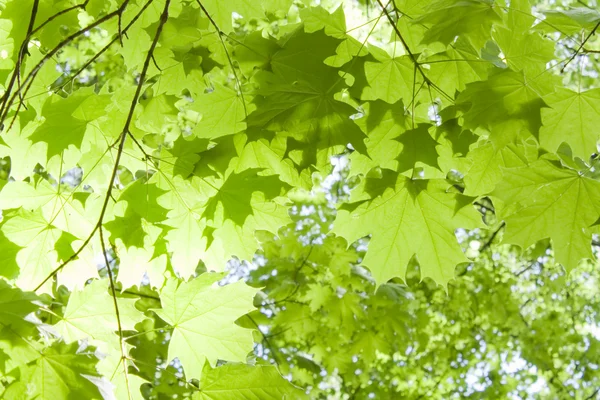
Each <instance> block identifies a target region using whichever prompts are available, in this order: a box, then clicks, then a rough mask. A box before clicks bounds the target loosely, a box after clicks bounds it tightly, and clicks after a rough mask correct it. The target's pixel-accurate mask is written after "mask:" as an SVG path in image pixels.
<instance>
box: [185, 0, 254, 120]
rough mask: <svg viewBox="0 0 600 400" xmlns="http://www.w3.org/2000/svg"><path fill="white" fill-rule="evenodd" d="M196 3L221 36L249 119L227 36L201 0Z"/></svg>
mask: <svg viewBox="0 0 600 400" xmlns="http://www.w3.org/2000/svg"><path fill="white" fill-rule="evenodd" d="M196 2H197V3H198V5H199V6H200V8H201V9H202V12H204V14H205V15H206V18H208V20H209V21H210V24H211V25H212V26H213V27H214V28H215V30H216V31H217V35H218V36H219V41H220V42H221V46H223V50H224V51H225V55H226V56H227V61H228V62H229V66H230V67H231V71H232V72H233V76H234V77H235V81H236V82H237V85H238V90H239V93H240V97H241V99H242V105H243V106H244V115H245V116H246V119H247V118H248V110H247V109H246V100H245V99H244V92H243V90H242V82H241V81H240V79H239V77H238V74H237V71H236V70H235V66H234V65H233V60H232V59H231V56H230V55H229V51H228V50H227V46H226V45H225V41H224V40H223V36H225V34H224V33H223V32H222V31H221V29H220V28H219V26H218V25H217V23H216V22H215V20H214V19H213V18H212V16H211V15H210V14H209V13H208V10H207V9H206V8H205V7H204V5H203V4H202V2H201V1H200V0H196Z"/></svg>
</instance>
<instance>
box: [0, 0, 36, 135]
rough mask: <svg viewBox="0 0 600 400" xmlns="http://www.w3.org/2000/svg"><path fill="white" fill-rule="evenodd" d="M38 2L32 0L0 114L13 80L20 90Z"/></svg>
mask: <svg viewBox="0 0 600 400" xmlns="http://www.w3.org/2000/svg"><path fill="white" fill-rule="evenodd" d="M39 4H40V0H34V2H33V5H32V6H31V17H30V18H29V26H28V27H27V33H26V34H25V37H24V38H23V42H22V43H21V46H20V47H19V54H18V56H17V63H16V65H15V70H14V71H13V74H12V76H11V77H10V81H9V82H8V86H7V87H6V91H5V93H4V96H3V98H2V106H0V115H2V114H3V113H4V109H5V108H8V107H7V101H8V98H9V96H10V93H11V91H12V88H13V86H14V84H15V81H17V82H18V83H17V87H18V89H17V92H20V90H21V66H22V65H23V60H24V58H25V53H26V52H27V46H28V45H29V39H30V38H31V33H32V32H33V27H34V25H35V18H36V16H37V11H38V7H39ZM19 97H20V100H21V103H22V102H23V98H22V97H21V96H19ZM2 123H3V120H0V127H1V128H3V126H2ZM0 130H1V129H0Z"/></svg>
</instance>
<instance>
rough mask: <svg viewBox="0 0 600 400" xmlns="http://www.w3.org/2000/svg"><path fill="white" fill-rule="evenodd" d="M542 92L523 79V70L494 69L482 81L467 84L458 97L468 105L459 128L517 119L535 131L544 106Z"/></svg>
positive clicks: (533, 83) (485, 125) (486, 126)
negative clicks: (461, 125)
mask: <svg viewBox="0 0 600 400" xmlns="http://www.w3.org/2000/svg"><path fill="white" fill-rule="evenodd" d="M543 94H544V91H543V89H542V88H540V87H539V86H538V85H537V84H536V83H535V82H530V81H528V80H526V79H525V77H524V76H523V73H517V72H513V71H510V70H505V71H503V70H499V69H496V70H495V71H493V72H492V73H491V74H490V76H489V78H488V79H487V80H486V81H482V82H473V83H470V84H468V85H467V88H466V89H465V90H464V91H463V92H461V93H460V95H459V96H458V98H457V103H458V104H461V103H462V104H465V105H470V108H469V109H468V111H467V112H466V113H465V116H464V118H465V122H464V126H463V127H464V128H476V127H484V128H488V129H489V128H490V127H491V126H493V125H494V124H498V123H500V122H503V121H506V120H509V119H519V120H522V121H523V122H524V123H525V124H526V126H527V128H528V129H529V131H530V132H532V133H534V134H537V132H538V130H539V128H540V126H541V125H542V122H541V116H540V111H541V109H542V107H545V103H544V101H543V100H542V96H543Z"/></svg>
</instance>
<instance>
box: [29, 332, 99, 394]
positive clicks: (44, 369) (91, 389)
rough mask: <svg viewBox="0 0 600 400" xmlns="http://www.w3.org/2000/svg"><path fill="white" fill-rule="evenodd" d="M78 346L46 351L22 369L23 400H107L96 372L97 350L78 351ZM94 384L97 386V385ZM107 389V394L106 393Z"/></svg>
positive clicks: (47, 348) (58, 344)
mask: <svg viewBox="0 0 600 400" xmlns="http://www.w3.org/2000/svg"><path fill="white" fill-rule="evenodd" d="M78 347H79V344H77V343H72V344H64V343H60V342H56V343H55V344H53V345H52V346H51V347H46V348H45V349H44V351H43V352H42V353H41V354H40V355H39V358H38V359H37V360H35V361H34V362H32V363H31V364H29V365H27V366H25V367H22V368H21V378H22V379H23V381H22V382H27V386H26V387H24V388H23V389H22V390H23V392H22V393H20V395H21V396H22V397H17V398H20V399H40V400H63V399H64V400H68V399H74V398H80V399H90V400H92V399H98V400H99V399H102V398H104V397H103V395H102V393H101V391H100V389H99V387H98V385H102V386H105V385H107V382H104V383H102V382H101V377H100V376H99V374H98V372H97V371H96V363H97V362H98V359H97V358H96V356H95V355H94V349H93V348H88V349H86V351H85V352H79V351H78ZM94 381H95V382H94ZM107 389H108V388H107V387H104V390H107Z"/></svg>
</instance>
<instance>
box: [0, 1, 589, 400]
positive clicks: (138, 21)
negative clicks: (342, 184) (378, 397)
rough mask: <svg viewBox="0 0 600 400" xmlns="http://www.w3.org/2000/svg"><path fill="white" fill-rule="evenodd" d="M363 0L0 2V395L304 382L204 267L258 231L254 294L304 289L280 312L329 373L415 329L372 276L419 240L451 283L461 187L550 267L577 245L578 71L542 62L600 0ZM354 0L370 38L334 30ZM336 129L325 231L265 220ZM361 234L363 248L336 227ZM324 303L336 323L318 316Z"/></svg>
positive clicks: (250, 290) (387, 270)
mask: <svg viewBox="0 0 600 400" xmlns="http://www.w3.org/2000/svg"><path fill="white" fill-rule="evenodd" d="M365 7H367V9H369V10H371V11H373V12H375V15H376V16H375V18H374V19H371V20H369V21H360V22H359V24H358V25H357V26H356V27H348V26H347V21H346V17H345V14H344V10H343V8H342V7H340V8H337V9H336V10H334V11H332V12H330V11H329V10H327V9H325V8H323V7H321V6H313V5H311V4H310V2H309V1H298V2H293V1H292V0H276V1H275V0H274V1H265V2H249V1H246V0H228V1H226V2H223V1H219V0H86V1H77V0H58V1H55V0H5V1H1V2H0V9H1V14H0V25H1V26H2V29H0V58H1V60H0V82H2V88H3V92H2V97H1V98H0V127H1V128H2V135H1V139H2V142H1V143H0V156H1V157H4V158H3V162H2V166H3V171H5V173H6V176H7V178H8V179H5V180H2V182H1V191H0V209H1V210H2V221H1V223H0V250H1V258H0V263H1V264H0V265H1V267H0V275H2V276H3V277H4V278H5V280H3V281H2V286H0V290H1V291H2V292H1V294H0V299H6V300H4V302H5V303H7V304H6V309H8V310H10V312H7V313H0V326H1V329H2V336H1V341H0V350H1V353H0V356H1V359H2V360H3V363H2V364H1V368H0V375H1V376H2V386H3V390H4V392H3V394H2V395H3V397H5V398H8V399H10V398H15V399H17V398H18V399H21V398H25V399H28V398H39V399H46V398H48V399H50V398H52V399H61V398H74V397H76V398H101V397H108V398H110V397H111V396H116V397H117V398H119V399H120V398H129V399H133V398H142V397H147V398H162V397H166V396H172V395H178V396H179V395H181V396H192V397H193V398H199V399H209V398H216V396H218V398H219V399H226V398H251V397H256V398H285V397H291V398H301V397H302V394H303V393H302V391H300V390H298V389H297V388H295V387H294V386H293V385H292V384H290V383H289V382H288V381H286V380H285V379H283V378H282V377H281V376H280V375H279V373H278V372H277V370H276V368H275V367H273V366H270V365H261V364H262V363H263V362H264V360H263V361H261V360H256V359H253V357H252V356H250V357H248V354H249V353H250V352H251V351H252V349H253V334H255V335H256V336H255V337H256V338H257V339H258V340H260V333H259V332H253V329H254V328H257V327H259V326H260V325H261V324H267V322H265V321H263V319H260V320H259V321H255V322H256V323H255V324H254V325H253V324H252V323H251V322H252V318H253V317H252V315H255V316H256V317H257V318H258V317H260V314H259V313H258V312H257V311H254V312H252V311H253V310H255V308H254V305H253V298H254V297H255V295H256V293H257V292H258V288H257V287H256V285H254V286H255V287H251V286H248V285H246V284H245V283H244V282H243V281H238V282H235V283H229V284H227V283H228V281H227V280H226V281H222V279H223V278H224V277H225V274H224V273H223V272H222V271H223V270H224V269H225V266H226V264H227V262H228V261H229V260H230V259H231V258H232V257H234V256H235V257H237V258H238V259H239V260H250V259H252V258H253V256H254V254H255V252H256V250H257V249H259V248H260V247H262V248H263V251H264V254H265V256H266V257H267V259H276V260H279V261H278V263H280V264H281V265H279V266H278V267H277V268H276V269H273V271H279V270H280V269H281V277H283V278H280V279H283V280H281V281H280V280H278V282H279V287H276V288H274V289H272V290H271V289H269V290H266V291H265V293H267V294H269V295H270V294H273V296H274V297H273V298H274V299H275V300H274V301H284V300H285V301H286V302H287V303H290V302H289V301H288V300H290V299H291V298H292V297H295V296H299V295H301V297H299V298H298V299H297V300H298V301H299V302H301V303H308V308H306V307H305V306H304V304H300V303H298V304H296V305H291V304H292V303H290V304H286V307H287V308H286V309H294V308H295V311H294V313H293V314H294V315H293V316H291V317H290V314H286V313H283V314H278V317H277V318H275V322H276V324H281V325H286V324H291V328H290V330H291V332H294V331H295V330H297V329H300V328H302V329H304V330H305V331H306V332H307V334H308V335H309V336H310V342H311V352H312V353H311V354H313V356H314V357H313V358H314V359H313V360H310V361H312V362H313V363H314V362H315V360H316V361H317V362H319V363H322V364H323V365H324V367H325V368H328V369H331V368H334V369H337V370H338V371H340V372H339V376H341V377H342V378H343V379H345V380H348V379H349V377H348V371H349V368H350V365H351V363H350V362H349V361H348V357H347V356H348V355H350V354H352V355H358V356H360V357H361V360H362V361H361V362H362V363H364V370H367V369H370V365H372V364H373V363H376V362H383V361H382V359H381V357H379V356H378V354H379V353H388V354H396V353H402V354H406V353H407V352H408V353H410V348H409V347H407V346H406V344H405V343H409V340H408V339H407V340H406V341H405V342H403V341H398V340H397V338H398V337H403V336H405V335H408V336H407V337H410V329H408V328H407V326H408V325H410V324H411V321H413V320H414V318H415V316H414V315H413V314H414V313H412V314H411V312H410V310H411V307H412V306H410V302H409V301H408V298H407V296H406V295H405V289H403V288H402V287H401V286H399V285H398V284H397V283H388V281H390V279H395V278H400V279H405V278H406V275H407V271H408V270H409V267H411V266H412V265H413V264H415V263H416V264H418V265H419V270H420V277H421V279H423V278H431V279H432V280H433V281H434V282H435V284H439V285H441V286H442V287H443V288H448V284H449V282H450V281H451V280H452V279H453V278H454V277H455V269H456V267H457V265H460V264H463V263H467V262H469V259H468V258H467V255H466V254H465V252H464V249H463V248H462V247H461V245H460V243H459V242H458V240H457V239H456V236H455V230H457V229H466V230H471V229H476V228H485V227H486V224H485V222H484V221H483V219H482V217H481V214H480V212H478V210H477V208H476V207H475V206H474V202H478V201H479V200H481V201H485V202H486V204H488V203H489V204H488V207H487V208H488V209H490V210H493V213H494V216H495V219H496V220H498V221H504V222H503V225H502V226H506V230H505V232H504V235H503V236H502V238H503V240H504V242H506V243H511V244H515V245H517V246H519V247H520V248H522V249H526V248H528V247H529V246H531V245H533V244H535V243H536V242H538V241H540V240H547V239H549V240H551V244H552V251H553V254H554V257H555V258H556V261H557V262H558V263H559V264H561V265H562V266H563V267H565V268H566V269H567V270H571V269H573V268H575V267H576V266H577V265H578V264H580V263H582V260H583V259H586V258H592V257H593V254H592V250H591V240H592V234H593V233H595V232H597V229H598V228H597V221H598V217H599V215H600V208H599V207H600V206H599V204H600V202H599V201H598V200H599V199H600V183H599V181H598V176H597V174H598V172H597V165H596V163H597V160H596V157H595V155H592V154H593V153H594V152H595V151H596V142H597V139H598V135H599V132H598V131H597V126H598V125H599V123H600V110H599V109H598V107H597V105H596V103H597V100H598V97H599V96H598V90H599V89H592V88H588V87H586V85H589V84H590V83H591V82H593V81H592V80H590V79H587V80H586V79H580V80H578V81H577V87H576V88H574V87H572V85H571V83H572V81H573V79H570V80H568V82H569V84H568V85H567V86H562V85H561V77H560V73H561V72H567V73H568V74H571V75H569V76H570V77H572V75H573V73H574V72H573V71H572V70H571V69H572V68H573V65H577V64H580V65H582V64H583V63H584V61H585V60H588V61H589V60H591V58H590V57H589V55H591V54H595V53H594V52H596V51H597V50H595V49H596V48H595V47H594V46H596V45H597V41H595V40H594V39H593V38H592V37H593V35H594V33H595V32H596V30H597V29H598V28H599V27H600V15H599V14H598V12H597V11H595V10H590V9H588V8H577V9H564V10H550V11H549V12H547V13H545V16H544V19H543V20H542V19H538V18H536V17H535V16H534V15H532V11H531V7H530V5H529V4H528V2H527V0H513V1H510V3H508V2H505V1H504V0H465V1H453V0H425V1H422V0H418V1H417V0H401V1H391V2H389V3H384V2H382V1H380V0H376V1H375V2H373V3H367V4H365ZM234 16H235V18H234ZM363 25H364V26H366V27H368V28H369V29H370V31H369V32H374V31H376V30H377V27H378V26H381V25H385V26H387V27H388V28H389V32H390V33H391V37H389V38H388V39H386V40H383V41H382V43H379V44H378V45H376V44H373V43H372V42H371V41H369V40H368V39H369V35H370V33H369V34H367V35H366V37H365V38H362V39H361V38H357V37H358V36H357V37H355V36H353V32H357V31H360V29H358V28H360V27H364V26H363ZM353 28H357V29H356V30H355V29H353ZM359 39H360V40H359ZM573 46H575V47H573ZM571 49H572V50H571ZM555 50H556V52H555ZM565 51H566V52H567V54H568V55H567V56H566V58H565V59H560V58H559V56H560V54H562V53H565ZM561 52H562V53H561ZM556 54H559V56H557V55H556ZM570 68H571V69H570ZM592 72H593V70H592ZM576 76H585V74H584V72H583V70H582V69H581V72H580V73H579V74H577V75H576ZM340 154H345V155H347V156H348V159H349V160H350V163H351V167H350V171H349V174H350V176H352V177H354V178H355V179H358V180H360V182H359V183H358V184H357V185H356V186H355V188H354V189H353V190H352V193H351V195H350V198H349V200H348V201H347V202H345V203H344V204H343V205H340V209H339V212H338V213H337V215H336V217H335V222H334V226H333V232H334V233H335V234H337V235H339V236H340V237H335V236H330V237H327V238H322V240H324V242H323V244H319V248H317V249H315V248H314V247H310V248H308V249H307V248H306V246H304V247H300V248H299V247H298V245H297V240H296V238H295V234H293V232H292V230H289V229H288V230H287V231H286V230H284V231H283V232H280V235H282V236H281V237H283V238H284V239H281V237H280V239H275V238H274V237H273V236H272V235H273V234H276V233H277V232H278V231H279V230H280V228H281V227H284V226H286V225H287V224H288V223H289V222H291V221H292V218H291V216H290V214H289V213H288V208H289V206H290V204H291V203H290V198H291V195H292V194H294V193H297V192H299V191H302V190H307V189H311V188H312V186H313V176H314V175H315V174H321V175H326V174H328V173H329V172H330V170H331V163H330V160H331V158H332V157H333V156H337V155H340ZM324 218H325V217H324ZM325 220H327V218H325ZM323 229H324V230H326V231H327V230H329V229H330V227H329V226H326V227H324V228H323ZM286 232H287V233H286ZM269 233H270V235H271V236H269ZM367 236H370V240H369V249H368V251H366V253H364V254H363V252H364V249H362V248H361V250H360V252H358V253H356V251H354V250H348V249H347V244H348V243H355V242H357V243H359V244H360V240H361V239H362V238H364V237H367ZM285 238H287V239H289V240H288V241H289V242H290V243H288V244H286V243H287V242H286V240H285ZM280 240H283V243H281V242H280ZM307 240H309V242H310V241H312V240H316V239H314V238H312V239H311V236H310V235H308V239H307ZM261 242H262V243H261ZM313 245H314V243H313V244H311V245H310V246H313ZM311 249H312V250H311ZM288 258H289V260H288V261H287V263H286V261H284V260H285V259H288ZM359 259H360V262H361V264H363V265H364V266H365V267H366V268H367V269H364V268H363V267H357V266H356V265H357V263H358V260H359ZM583 263H585V261H583ZM322 266H327V268H326V270H327V271H330V275H327V274H324V275H321V274H318V275H315V276H310V275H306V273H305V271H306V270H307V268H310V269H313V270H315V269H316V270H320V269H322V268H321V267H322ZM215 271H216V272H215ZM369 272H370V274H371V275H369ZM278 273H279V272H278ZM286 276H287V282H286V281H285V279H286ZM369 276H372V277H373V279H374V280H372V279H371V278H369ZM299 278H302V279H303V281H298V279H299ZM330 278H331V279H333V278H335V281H334V284H329V283H328V282H329V281H328V280H329V279H330ZM263 284H267V282H264V281H259V283H258V285H259V286H260V285H263ZM377 286H379V289H378V290H377V291H375V288H376V287H377ZM338 288H343V291H344V293H340V292H339V290H338ZM471 289H474V288H472V287H471ZM465 290H466V289H465ZM273 291H274V293H272V292H273ZM471 294H473V293H471ZM288 296H289V298H287V297H288ZM259 298H260V296H259ZM330 302H331V307H329V306H328V312H327V313H325V314H323V315H322V316H321V319H317V320H316V321H317V322H314V320H313V319H312V318H308V319H300V320H299V321H297V320H296V317H297V316H298V315H304V316H309V315H310V313H314V314H317V315H318V314H319V313H321V312H322V310H323V307H324V306H325V305H328V304H329V303H330ZM269 304H270V303H269ZM392 310H393V311H392ZM248 313H250V314H249V315H250V317H248V316H246V314H248ZM296 313H298V315H296ZM416 314H417V320H418V318H419V313H416ZM380 318H385V319H386V321H388V320H389V324H388V325H386V329H376V327H375V323H376V322H375V321H376V320H377V319H380ZM311 321H312V322H311ZM327 321H329V322H327ZM333 321H337V322H336V324H337V325H336V327H337V331H338V332H339V331H340V326H341V327H342V329H341V330H343V331H347V332H348V334H347V335H346V336H345V337H344V336H339V337H338V338H337V339H335V340H334V341H332V340H331V337H329V338H328V337H327V336H324V337H319V334H318V330H319V329H320V327H329V328H330V329H333V327H334V325H333ZM268 324H270V322H269V323H268ZM268 324H267V325H268ZM304 324H306V325H304ZM355 335H356V336H355ZM282 337H284V338H286V339H287V340H292V341H293V340H294V338H293V337H292V335H291V333H290V334H288V335H283V336H282ZM265 344H266V339H265ZM334 346H335V347H336V348H338V349H339V350H340V353H338V354H337V357H336V356H335V354H336V353H335V352H332V351H331V350H330V349H331V348H333V347H334ZM284 347H285V346H283V345H282V346H281V348H282V349H283V348H284ZM267 348H268V346H267ZM298 348H300V347H299V346H298ZM411 348H414V346H412V347H411ZM272 351H273V352H275V351H276V350H272ZM277 351H278V350H277ZM344 351H345V353H342V352H344ZM286 354H287V353H286ZM282 357H283V356H282ZM307 360H308V359H307ZM276 361H279V360H277V359H276ZM350 361H352V360H350ZM384 361H385V360H384ZM388 361H389V360H388ZM307 363H309V362H308V361H307ZM266 364H268V363H266ZM382 365H385V364H382ZM382 368H383V367H382ZM385 368H388V366H386V367H385ZM565 368H566V367H565ZM371 369H372V368H371ZM157 371H160V373H159V374H158V377H157V374H156V372H157ZM384 371H385V369H384ZM413 372H415V371H413ZM359 375H360V374H359ZM232 377H235V379H232ZM360 378H361V379H362V378H364V377H362V376H361V377H360ZM356 379H359V378H357V377H355V378H354V379H352V380H351V381H352V382H354V383H351V385H352V386H353V387H355V388H359V387H362V385H365V384H368V382H367V383H365V382H364V381H361V383H360V384H358V383H356ZM414 379H420V378H419V377H418V376H416V377H414ZM557 379H560V378H557ZM298 383H300V384H302V385H311V383H310V382H309V380H308V376H307V377H306V379H304V380H303V379H299V380H298ZM215 393H218V394H215ZM240 396H241V397H240Z"/></svg>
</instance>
